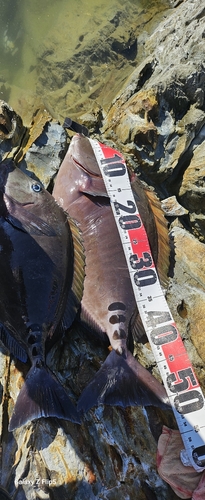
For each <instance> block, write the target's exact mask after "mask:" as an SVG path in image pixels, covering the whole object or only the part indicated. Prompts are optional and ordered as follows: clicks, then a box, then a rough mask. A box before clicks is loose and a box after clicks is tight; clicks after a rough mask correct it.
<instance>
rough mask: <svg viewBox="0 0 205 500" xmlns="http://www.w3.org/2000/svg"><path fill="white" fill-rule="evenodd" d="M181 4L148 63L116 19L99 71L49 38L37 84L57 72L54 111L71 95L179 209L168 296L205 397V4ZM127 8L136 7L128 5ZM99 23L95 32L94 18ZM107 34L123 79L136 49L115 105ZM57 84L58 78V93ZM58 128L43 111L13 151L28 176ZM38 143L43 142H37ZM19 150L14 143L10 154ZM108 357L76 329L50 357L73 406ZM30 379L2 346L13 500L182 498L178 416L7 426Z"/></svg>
mask: <svg viewBox="0 0 205 500" xmlns="http://www.w3.org/2000/svg"><path fill="white" fill-rule="evenodd" d="M172 4H173V9H172V10H170V11H169V12H168V13H167V14H166V18H165V19H164V20H163V21H161V22H160V23H159V24H158V26H157V28H156V29H155V30H154V31H153V33H152V35H151V36H149V35H146V36H145V34H144V35H143V27H142V31H141V35H140V34H139V37H140V36H141V38H140V40H141V42H140V43H139V40H137V49H138V46H139V47H140V50H141V53H142V54H143V56H144V57H143V61H142V62H140V63H138V62H137V61H136V59H135V58H134V51H135V50H136V45H135V41H136V36H134V34H133V33H134V32H133V30H132V29H130V28H129V29H128V24H129V23H128V18H127V19H125V18H123V22H124V23H125V26H126V29H125V32H124V31H123V30H122V25H123V23H122V25H121V21H120V19H121V16H120V15H118V16H116V14H115V16H114V15H111V14H110V20H111V21H110V24H111V27H112V29H113V31H109V33H108V31H107V28H106V27H105V28H104V29H103V30H102V33H101V32H100V38H99V45H98V46H96V50H97V51H98V52H97V57H98V60H99V58H100V60H101V62H102V65H101V66H100V67H99V62H98V64H97V62H96V63H95V60H94V59H92V57H93V56H94V53H93V50H91V47H90V49H89V50H88V53H87V60H88V63H87V69H86V71H85V73H83V74H82V75H81V72H80V68H81V64H82V54H84V56H83V57H85V52H83V40H79V42H78V43H79V44H80V46H79V47H78V48H77V49H76V61H77V62H76V61H75V65H74V64H73V59H72V57H71V58H70V60H69V58H67V59H66V57H67V56H66V50H63V51H62V53H61V58H60V56H59V51H58V50H60V48H58V47H57V52H56V54H55V52H54V46H55V44H56V43H57V40H56V39H53V40H51V38H50V40H48V41H47V42H46V44H48V47H47V50H48V52H47V53H46V47H45V46H44V47H42V51H41V53H39V68H41V76H42V80H41V81H40V83H39V88H42V87H41V85H44V86H45V85H46V82H48V85H49V82H50V80H49V70H48V68H49V67H52V68H54V69H55V71H56V67H57V68H58V72H59V80H58V81H57V82H56V88H57V87H58V88H57V90H56V89H55V88H54V87H53V89H52V90H51V91H50V92H48V91H47V92H46V96H47V98H48V100H49V101H50V102H51V108H53V107H56V106H57V103H58V104H59V107H58V113H59V115H60V116H62V115H63V116H65V115H64V110H65V102H66V98H67V99H68V102H67V109H69V112H72V110H73V113H72V117H74V118H76V117H78V119H79V121H81V122H82V123H83V124H84V125H89V126H90V129H91V131H92V132H93V133H95V134H97V135H96V137H97V138H98V139H99V137H100V140H101V141H105V142H107V143H109V144H111V145H114V146H115V147H116V148H119V150H120V151H121V152H122V153H123V154H124V155H125V157H126V160H127V163H128V164H129V166H130V167H131V168H133V169H134V170H135V171H136V172H137V174H138V175H139V177H140V178H141V180H143V181H144V182H146V183H147V184H149V185H152V186H154V187H155V189H156V191H157V193H158V195H159V197H160V198H161V200H162V201H164V205H165V206H166V207H169V208H170V207H171V210H168V211H166V210H165V213H166V214H167V219H168V221H169V225H170V242H171V258H170V271H169V274H170V279H169V287H168V290H167V300H168V303H169V306H170V309H171V311H172V314H173V316H174V318H175V321H176V323H177V325H178V327H179V330H180V332H181V335H182V338H183V341H184V343H185V346H186V348H187V351H188V353H189V356H190V358H191V361H192V363H193V365H194V368H195V370H196V373H197V376H198V378H199V380H200V383H201V385H202V388H203V390H205V384H204V364H205V349H204V340H203V331H204V327H205V320H204V306H205V303H204V302H205V273H204V265H203V263H204V259H205V246H204V240H205V209H204V206H205V205H204V201H203V200H204V189H205V174H204V166H203V152H204V148H205V142H204V130H205V129H204V127H205V101H204V80H205V72H204V64H205V46H204V33H205V10H204V7H203V4H202V3H201V2H200V1H199V0H195V2H193V1H191V0H185V1H184V2H180V1H173V2H172ZM128 7H129V8H130V9H131V3H129V5H128ZM153 8H154V6H153ZM128 10H129V9H128ZM96 17H97V15H96ZM94 22H95V28H96V25H97V22H96V21H95V20H94V21H93V23H94ZM93 26H94V25H93ZM114 27H115V28H116V30H115V37H114V38H113V32H114ZM90 29H91V25H90ZM93 29H94V27H93ZM101 35H102V36H101ZM137 37H138V32H137ZM105 38H107V39H108V40H109V42H110V43H111V44H112V48H113V53H114V52H115V56H114V55H113V53H112V56H110V57H111V59H112V61H111V63H112V64H113V65H116V68H117V71H118V69H119V73H120V69H121V67H123V61H124V53H125V51H127V50H128V51H129V50H130V49H129V47H132V51H133V52H132V51H131V53H130V54H133V60H132V58H130V60H129V61H127V59H126V63H125V75H126V78H127V75H128V73H130V75H129V77H128V79H127V80H126V82H124V86H123V88H122V90H121V91H120V92H119V93H118V95H117V96H116V97H115V98H114V100H113V101H112V103H111V99H112V98H113V97H114V95H113V94H114V93H115V92H116V87H115V85H114V86H113V88H112V91H111V93H108V92H107V89H108V87H106V85H104V83H103V85H101V86H100V83H99V81H100V71H101V72H102V71H105V72H106V64H107V62H106V60H105V56H106V57H107V55H106V54H107V53H106V52H104V50H103V49H104V48H106V47H105V44H104V40H105ZM138 44H139V45H138ZM49 47H51V52H50V53H49ZM84 50H85V49H84ZM106 50H107V49H106ZM43 58H44V61H45V67H43ZM91 61H92V64H91ZM65 66H66V68H67V67H68V66H69V68H70V69H69V71H71V74H70V79H71V80H72V81H75V83H76V85H77V86H78V88H79V96H78V100H76V101H75V103H73V104H72V106H71V104H70V103H71V101H70V99H71V95H69V92H71V90H70V89H71V81H70V82H68V83H67V82H66V81H64V80H63V74H64V73H63V68H65ZM133 67H134V70H133ZM73 68H74V69H73ZM53 71H54V70H53ZM113 78H114V77H113ZM120 79H121V80H120ZM88 80H91V86H92V89H91V90H90V93H89V92H88V88H87V85H88ZM105 80H106V73H105ZM111 80H112V79H111ZM111 80H110V79H109V86H110V85H111ZM117 80H118V84H119V82H120V84H121V83H122V81H123V80H124V78H122V75H121V76H120V77H119V78H117ZM53 81H54V79H53V78H52V81H51V84H52V85H54V83H53ZM95 82H96V83H95ZM101 84H102V82H101ZM102 86H103V89H102ZM59 88H60V90H59ZM81 88H82V89H83V88H84V90H85V92H84V95H80V92H81V90H80V89H81ZM47 89H48V87H47ZM82 94H83V90H82ZM88 94H89V95H88ZM105 94H106V97H105ZM60 96H62V99H61V97H60ZM88 103H89V105H88ZM38 116H42V114H40V115H38ZM49 123H50V115H49V113H48V114H46V115H45V116H44V115H43V119H42V122H41V120H40V124H39V122H38V120H37V123H36V125H35V123H34V126H33V130H34V132H33V134H34V135H33V136H32V134H31V135H30V138H29V137H28V136H27V135H25V144H24V143H23V144H22V148H21V149H20V150H18V151H16V149H15V148H14V150H13V154H14V157H15V159H16V161H17V162H18V163H19V164H21V166H22V167H23V168H24V167H25V163H24V162H25V161H26V162H27V161H28V164H29V170H30V169H31V170H32V168H31V163H33V164H35V162H36V160H35V159H33V158H34V154H35V147H36V142H37V143H38V144H39V141H41V139H39V138H41V137H43V134H44V133H46V131H47V130H48V128H49V125H48V124H49ZM51 123H52V121H51ZM38 124H39V128H38ZM58 130H59V133H60V136H61V139H60V142H61V144H62V146H61V147H60V148H59V149H58V148H57V146H56V147H55V148H54V149H57V155H56V159H55V166H56V167H58V166H59V163H60V159H61V155H62V154H64V152H65V147H66V146H65V140H64V139H65V137H64V135H63V134H64V132H63V130H62V129H61V130H60V129H58ZM98 133H100V134H101V135H100V136H99V135H98ZM55 137H56V136H55ZM58 137H59V136H58ZM49 142H50V138H49ZM33 143H35V146H32V144H33ZM57 143H58V140H57ZM6 144H7V145H8V143H6ZM13 147H14V146H13V145H11V144H10V145H9V148H8V150H9V154H10V155H12V148H13ZM49 154H50V153H49ZM26 155H27V156H26ZM46 155H47V150H46ZM25 158H26V160H25ZM35 158H36V156H35ZM29 162H30V163H29ZM41 165H42V162H41ZM49 165H50V162H49ZM34 167H35V165H34ZM34 173H35V175H37V176H38V177H40V178H41V175H45V174H44V173H42V169H41V167H40V169H39V170H38V172H37V173H36V170H35V168H34ZM50 176H51V177H52V176H53V170H52V172H50V171H49V172H47V173H46V179H47V180H45V178H44V182H46V183H47V184H46V185H48V184H49V181H48V178H50ZM174 197H175V198H174ZM176 200H177V202H178V203H179V205H178V204H176ZM106 353H107V351H106V349H105V348H103V347H99V346H96V345H94V344H93V343H92V342H91V341H90V340H89V339H88V338H87V335H86V332H85V331H83V330H82V329H81V328H79V326H78V325H77V324H74V325H73V327H72V330H71V331H70V332H68V334H67V336H66V338H65V339H64V341H63V344H61V343H60V342H59V343H57V344H56V345H55V346H54V347H53V349H52V351H51V352H50V353H49V355H48V364H49V366H50V367H51V368H52V370H53V371H54V373H56V374H57V376H58V377H59V379H60V380H61V381H62V383H63V384H64V385H65V387H66V388H67V390H68V391H69V393H70V396H71V397H72V398H73V401H74V402H76V401H77V399H78V397H79V395H80V393H81V391H82V389H83V388H84V386H85V385H86V383H87V382H88V380H90V379H91V378H92V376H93V374H94V373H95V371H96V370H97V369H98V368H99V366H100V364H101V362H102V361H103V360H104V359H105V357H106ZM135 353H136V355H137V357H138V359H139V361H140V362H141V363H142V364H143V365H144V366H146V367H149V368H150V369H151V370H152V372H153V374H154V375H155V376H157V377H159V374H158V372H157V368H156V364H155V362H154V358H153V355H152V352H151V350H150V346H149V344H148V343H146V344H144V345H142V344H138V345H136V346H135ZM24 374H25V366H24V365H23V364H20V363H17V362H16V361H15V360H13V359H11V358H10V356H9V353H8V352H6V351H5V349H4V348H3V346H2V347H1V353H0V382H1V386H0V387H1V392H0V396H1V405H0V416H1V418H0V425H1V454H0V457H1V468H0V471H1V484H2V485H3V486H4V487H5V488H6V489H7V490H8V492H9V493H10V494H11V495H12V496H13V498H15V500H26V499H28V500H30V499H31V500H36V499H49V500H62V499H64V498H65V499H68V498H69V499H70V500H72V499H73V500H84V499H87V498H88V499H89V500H90V499H91V500H94V499H96V500H100V499H102V500H116V499H117V498H126V499H128V500H132V499H133V500H135V499H136V498H137V499H138V500H156V499H157V500H175V499H177V498H178V497H177V496H176V495H175V494H174V493H173V492H172V490H171V489H170V488H169V487H168V486H167V485H166V484H165V483H164V482H163V481H162V480H161V479H160V477H159V476H158V474H157V471H156V440H157V438H158V436H159V434H160V432H161V427H162V424H163V423H164V424H166V425H170V426H172V427H174V426H175V422H174V420H173V418H172V414H171V413H169V412H166V413H165V412H162V411H159V410H156V409H152V408H150V409H147V410H146V411H145V410H144V409H143V408H128V409H126V410H123V409H121V408H111V407H99V408H95V409H93V410H91V411H90V412H89V414H87V415H86V416H85V417H84V419H83V422H82V425H81V426H78V425H76V424H71V423H69V422H65V421H64V422H60V423H59V422H58V421H55V420H54V419H46V420H45V419H41V420H39V421H36V422H33V423H32V424H29V425H27V426H25V427H24V428H20V429H18V430H16V431H15V432H14V433H9V432H8V430H7V428H8V420H9V418H10V415H11V413H12V409H13V405H14V402H15V400H16V397H17V393H18V391H19V387H20V386H21V385H22V382H23V376H24Z"/></svg>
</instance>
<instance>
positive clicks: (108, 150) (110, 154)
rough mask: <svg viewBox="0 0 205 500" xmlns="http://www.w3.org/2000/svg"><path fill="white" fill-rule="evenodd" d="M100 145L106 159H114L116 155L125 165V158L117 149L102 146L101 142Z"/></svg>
mask: <svg viewBox="0 0 205 500" xmlns="http://www.w3.org/2000/svg"><path fill="white" fill-rule="evenodd" d="M99 145H100V147H101V150H102V153H103V155H104V157H105V158H113V157H114V156H115V155H117V156H118V158H119V157H120V159H121V161H122V163H123V164H124V165H125V161H124V158H123V156H122V154H121V153H120V152H119V151H116V150H115V149H113V148H110V147H109V146H105V144H102V143H101V142H99ZM116 161H117V160H116Z"/></svg>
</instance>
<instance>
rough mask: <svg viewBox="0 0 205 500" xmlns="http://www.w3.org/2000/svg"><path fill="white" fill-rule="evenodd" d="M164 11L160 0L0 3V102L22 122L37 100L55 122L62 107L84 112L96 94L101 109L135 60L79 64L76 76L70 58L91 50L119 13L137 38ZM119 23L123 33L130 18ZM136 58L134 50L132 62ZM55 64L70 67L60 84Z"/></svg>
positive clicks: (1, 0) (17, 0) (7, 0)
mask: <svg viewBox="0 0 205 500" xmlns="http://www.w3.org/2000/svg"><path fill="white" fill-rule="evenodd" d="M14 3H15V7H14ZM167 8H168V1H162V0H157V1H153V2H150V0H133V1H132V2H131V1H129V0H126V2H125V1H124V0H112V1H111V2H110V0H101V1H100V2H99V1H98V0H15V2H14V0H0V11H1V14H0V98H1V99H4V100H6V101H7V102H9V104H10V105H11V106H13V107H14V109H15V110H16V111H17V112H19V113H20V114H21V115H23V118H24V116H25V117H26V116H27V114H28V116H30V114H32V112H33V109H34V108H35V106H36V105H37V103H38V101H39V102H40V101H42V103H43V105H44V106H46V107H47V108H50V110H51V112H52V113H53V114H54V115H55V116H56V117H58V118H60V119H61V118H62V117H63V114H64V110H65V108H67V109H68V110H69V109H70V110H71V111H72V112H73V113H75V107H76V113H77V114H78V113H79V110H80V111H81V112H82V111H85V112H87V111H88V109H89V106H90V100H94V99H95V98H96V96H97V103H98V105H102V106H104V107H105V108H106V106H108V104H109V102H110V100H111V99H112V98H113V97H114V96H115V93H116V92H117V91H118V90H119V89H120V86H121V84H122V82H123V81H124V80H125V78H126V76H128V74H129V73H130V72H131V70H132V66H134V64H135V61H132V62H131V66H130V61H128V62H127V61H126V59H125V60H124V61H121V60H120V63H119V61H118V60H117V59H116V62H115V60H113V61H110V58H109V55H108V59H107V61H106V60H104V61H102V60H99V64H98V61H97V62H96V61H95V64H94V66H93V67H92V68H91V67H90V63H89V66H88V68H86V67H84V63H86V60H83V61H82V64H83V67H82V75H83V77H81V67H78V72H77V73H76V74H75V70H76V68H75V55H76V58H77V57H78V54H79V52H80V51H81V50H82V49H83V50H84V51H85V53H86V47H87V46H89V47H90V45H92V46H93V52H95V46H96V44H97V41H98V38H99V36H101V34H102V32H104V33H106V30H107V25H108V26H110V23H112V22H113V21H112V19H115V18H116V17H117V16H119V15H121V14H122V12H125V13H126V11H127V12H128V13H129V15H130V30H133V31H134V32H135V31H136V34H137V36H140V35H141V34H140V30H141V33H142V34H143V33H145V34H149V33H150V32H151V31H152V30H153V29H154V27H155V26H156V24H157V23H158V22H159V21H160V20H161V18H162V16H163V12H164V11H165V10H166V9H167ZM123 16H124V17H123ZM123 19H124V21H123ZM123 22H125V26H126V29H127V25H129V16H128V18H127V17H126V15H125V14H124V13H123V15H122V21H121V30H123ZM103 30H104V31H103ZM105 39H106V38H105V37H104V40H105ZM102 40H103V37H102ZM102 43H103V42H102ZM86 44H87V45H86ZM49 51H52V56H50V55H49ZM140 57H143V54H142V53H140V50H138V56H137V58H136V64H137V63H138V62H139V59H140ZM44 58H45V65H49V64H51V70H50V68H49V67H48V70H47V71H48V72H47V75H48V78H47V77H46V73H44V66H43V64H44ZM59 61H61V62H62V64H64V66H66V65H67V67H69V71H68V77H67V81H66V82H63V84H62V83H61V81H60V80H59V81H58V70H57V72H56V70H55V67H57V64H58V62H59ZM69 61H72V64H70V62H69ZM76 61H77V59H76ZM53 68H54V70H53ZM90 73H92V76H90ZM59 75H60V73H59ZM86 75H87V76H86ZM42 77H43V78H44V80H42ZM47 80H49V82H47ZM74 80H75V81H74ZM42 82H43V83H42ZM47 83H48V85H47ZM67 109H66V111H67Z"/></svg>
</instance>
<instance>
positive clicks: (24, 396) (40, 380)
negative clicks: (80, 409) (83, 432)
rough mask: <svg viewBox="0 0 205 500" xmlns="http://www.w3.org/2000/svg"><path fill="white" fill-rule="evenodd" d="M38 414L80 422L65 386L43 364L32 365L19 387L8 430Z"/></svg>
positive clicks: (37, 416)
mask: <svg viewBox="0 0 205 500" xmlns="http://www.w3.org/2000/svg"><path fill="white" fill-rule="evenodd" d="M41 417H45V418H46V417H57V418H62V419H65V420H70V421H71V422H76V423H80V420H79V415H78V413H77V410H76V408H75V406H74V405H73V403H72V402H71V401H70V399H69V397H68V395H67V393H66V391H65V389H64V388H63V386H62V385H61V384H60V382H59V381H58V380H57V379H56V378H55V376H54V375H53V374H52V372H51V371H50V370H49V369H48V368H47V367H45V366H41V367H38V366H32V367H31V369H30V370H29V372H28V375H27V377H26V379H25V382H24V385H23V387H22V389H21V390H20V393H19V395H18V397H17V400H16V404H15V407H14V411H13V415H12V417H11V420H10V423H9V431H13V430H14V429H16V428H17V427H21V426H22V425H25V424H27V423H28V422H29V421H31V420H35V419H37V418H41Z"/></svg>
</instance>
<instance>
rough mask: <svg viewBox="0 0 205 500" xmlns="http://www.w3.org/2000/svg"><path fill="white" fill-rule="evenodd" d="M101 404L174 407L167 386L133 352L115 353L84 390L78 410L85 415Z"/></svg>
mask: <svg viewBox="0 0 205 500" xmlns="http://www.w3.org/2000/svg"><path fill="white" fill-rule="evenodd" d="M99 404H106V405H114V406H123V407H126V406H150V405H152V406H158V407H160V408H163V409H168V408H170V403H169V399H168V396H167V393H166V391H165V389H164V387H163V385H162V384H160V382H158V380H157V379H155V377H153V375H151V373H149V372H148V370H146V368H144V367H143V366H142V365H140V363H138V361H137V360H136V359H135V358H134V357H133V356H132V354H131V353H130V352H129V351H127V353H126V355H119V354H117V352H116V351H114V350H113V351H111V353H110V354H109V355H108V357H107V358H106V360H105V362H104V363H103V365H102V367H101V368H100V370H99V371H98V372H97V373H96V375H95V377H94V378H93V380H92V381H91V382H90V383H89V384H88V386H87V387H86V388H85V389H84V391H83V393H82V395H81V397H80V399H79V402H78V411H79V412H81V411H84V412H85V411H88V410H89V409H90V408H92V406H96V405H99Z"/></svg>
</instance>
